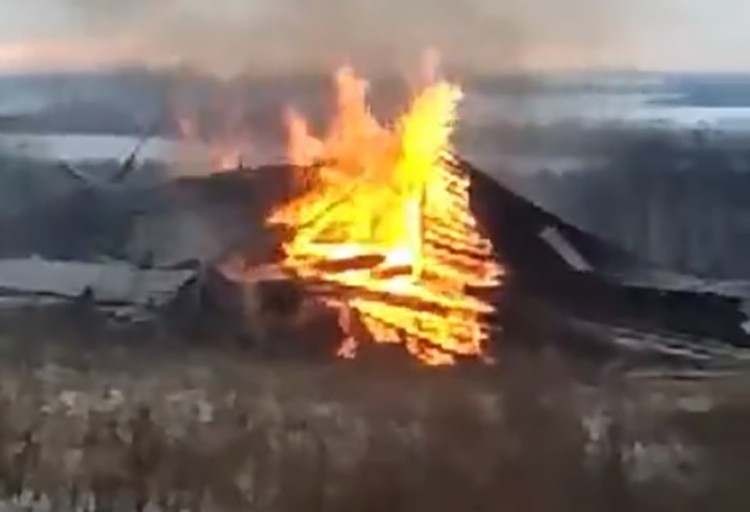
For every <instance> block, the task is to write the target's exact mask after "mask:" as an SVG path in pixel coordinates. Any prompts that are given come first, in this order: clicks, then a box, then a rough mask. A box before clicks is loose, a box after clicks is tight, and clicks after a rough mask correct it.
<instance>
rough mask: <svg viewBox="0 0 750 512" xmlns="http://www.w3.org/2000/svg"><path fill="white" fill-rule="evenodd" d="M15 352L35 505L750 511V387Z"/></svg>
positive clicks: (529, 366) (537, 364)
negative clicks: (749, 479)
mask: <svg viewBox="0 0 750 512" xmlns="http://www.w3.org/2000/svg"><path fill="white" fill-rule="evenodd" d="M136 344H137V343H136ZM2 347H3V348H4V349H5V354H4V357H3V362H2V363H1V366H2V367H1V368H0V372H1V373H0V375H2V386H1V388H0V397H1V399H0V456H1V457H0V483H1V484H2V487H0V490H3V491H4V492H5V495H6V498H5V499H6V503H9V504H10V503H12V504H15V505H18V506H22V507H25V508H29V509H34V510H49V508H50V507H52V509H54V510H70V509H73V508H76V509H79V510H83V509H90V510H98V511H103V512H106V511H110V510H133V509H142V508H144V507H145V508H150V509H151V510H163V509H169V510H174V511H178V510H180V511H181V510H222V511H223V510H264V511H266V510H267V511H313V512H318V511H320V512H323V511H338V510H341V511H344V510H346V511H351V510H357V511H368V510H372V511H385V510H388V511H398V510H403V511H421V510H424V511H428V510H429V511H431V512H438V511H443V510H445V511H449V510H450V511H456V510H461V511H469V510H470V511H484V510H486V511H494V510H508V511H516V510H517V511H524V512H527V511H540V512H541V511H577V512H580V511H588V510H591V511H603V510H607V511H659V512H664V511H670V510H674V511H678V510H679V511H692V510H696V511H698V510H721V511H733V510H736V511H746V510H749V509H750V490H749V489H748V487H747V482H748V480H747V475H748V474H750V472H749V471H750V432H748V425H750V376H746V375H738V374H732V375H723V376H720V375H715V376H710V377H709V376H701V377H698V376H694V377H691V378H676V377H672V378H670V377H667V376H664V375H660V376H658V377H653V376H647V375H644V374H640V375H635V374H632V373H630V374H624V373H621V372H618V371H617V370H616V369H614V367H613V368H612V369H604V370H603V371H602V372H601V373H600V374H599V375H588V376H586V377H585V378H584V377H582V376H580V375H576V374H574V373H573V372H572V371H571V370H570V369H569V366H568V365H567V364H566V363H565V362H564V361H563V360H562V359H561V358H560V357H558V356H556V355H555V354H553V353H547V354H541V355H535V356H530V355H521V354H517V355H514V354H507V355H506V357H505V358H504V359H503V360H502V361H501V362H499V364H498V365H497V366H496V367H491V368H486V367H485V368H460V369H455V368H453V369H439V370H432V369H427V368H420V367H417V366H413V365H409V364H405V363H404V362H403V361H400V360H399V361H398V362H397V361H386V360H378V361H374V360H368V361H354V362H351V363H345V362H331V363H328V364H324V363H310V362H302V361H298V362H294V361H265V362H263V361H258V360H253V359H251V358H250V357H249V356H248V355H246V354H241V353H236V352H233V351H230V350H224V349H222V350H220V351H219V350H210V349H199V348H190V349H186V348H180V347H172V348H156V347H155V346H152V345H151V346H150V345H148V344H146V343H143V344H141V346H137V347H136V346H132V345H131V346H124V345H119V344H118V345H112V346H108V347H99V348H96V347H94V348H91V347H90V346H89V348H88V349H86V350H83V348H82V346H81V345H80V344H75V343H73V344H71V343H69V342H66V343H63V344H60V343H40V342H38V341H30V340H27V342H26V343H25V344H21V343H19V342H17V341H14V342H12V343H11V342H9V341H8V340H7V339H6V340H5V342H4V343H2Z"/></svg>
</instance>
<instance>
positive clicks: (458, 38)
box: [65, 0, 627, 74]
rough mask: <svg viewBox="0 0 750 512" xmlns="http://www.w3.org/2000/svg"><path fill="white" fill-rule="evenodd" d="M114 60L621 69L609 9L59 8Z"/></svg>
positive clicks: (249, 1) (349, 1) (615, 5)
mask: <svg viewBox="0 0 750 512" xmlns="http://www.w3.org/2000/svg"><path fill="white" fill-rule="evenodd" d="M65 1H66V2H67V3H68V8H67V12H68V15H69V16H70V18H71V21H72V22H73V23H74V24H75V25H76V34H77V35H78V37H79V38H82V39H83V40H84V41H86V43H87V44H88V43H92V44H93V43H94V42H95V43H96V44H97V45H99V48H107V47H111V48H113V49H116V52H113V53H114V58H116V59H120V60H131V61H133V62H134V63H142V64H150V65H175V64H184V65H189V66H193V67H197V68H200V69H202V70H205V71H211V72H215V73H220V74H232V73H238V72H243V73H251V74H253V73H254V74H267V73H271V74H273V73H288V72H295V71H309V70H313V71H319V70H321V69H329V68H330V67H331V66H334V65H336V64H339V63H341V62H342V61H349V62H353V63H354V64H356V65H357V66H358V67H361V68H364V69H367V70H369V69H373V68H374V69H396V70H403V69H405V68H409V67H413V64H414V61H415V57H416V56H418V55H419V54H420V53H421V52H422V51H423V50H424V49H425V48H428V47H430V48H436V49H438V50H439V51H440V53H441V54H442V56H443V60H444V62H446V63H447V64H448V65H450V66H456V67H461V68H465V69H470V70H473V71H477V72H484V71H490V72H492V71H499V70H508V69H511V70H513V69H518V68H521V69H524V68H529V67H533V68H550V67H552V68H558V67H559V68H580V67H601V66H609V67H617V66H622V65H623V64H625V65H627V57H625V58H624V57H623V56H624V55H626V54H627V48H626V45H625V44H624V41H626V40H627V38H626V37H624V34H625V32H626V31H625V28H626V27H625V26H624V25H625V23H624V20H625V18H626V17H625V16H624V14H625V13H623V12H621V11H622V9H623V7H621V6H620V5H621V4H624V3H623V2H616V1H615V0H504V1H502V2H497V1H493V0H462V1H456V0H408V1H404V0H364V1H355V0H272V1H271V0H212V1H208V0H203V1H201V0H160V1H159V2H154V1H153V0H130V1H127V0H126V1H122V2H102V1H101V0H65Z"/></svg>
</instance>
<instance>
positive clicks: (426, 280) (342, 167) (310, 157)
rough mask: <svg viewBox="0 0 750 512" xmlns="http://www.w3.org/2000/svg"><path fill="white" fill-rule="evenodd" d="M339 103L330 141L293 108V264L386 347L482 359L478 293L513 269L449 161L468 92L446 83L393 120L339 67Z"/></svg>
mask: <svg viewBox="0 0 750 512" xmlns="http://www.w3.org/2000/svg"><path fill="white" fill-rule="evenodd" d="M336 92H337V110H336V113H335V116H334V118H333V120H332V122H331V124H330V126H329V129H328V131H327V133H326V134H325V136H324V137H322V138H316V137H314V136H313V135H312V134H311V133H310V130H309V126H308V123H307V122H306V120H305V119H304V118H303V117H302V116H300V115H299V114H297V113H296V112H294V111H291V110H290V111H289V112H288V115H287V127H288V134H289V146H288V157H289V160H290V161H291V163H292V164H294V165H295V166H296V168H297V176H296V182H297V185H298V194H297V195H296V197H295V198H294V199H293V200H291V201H289V202H288V203H287V204H283V205H281V206H280V207H278V208H277V209H275V211H273V212H272V214H271V215H270V217H269V219H268V222H269V223H270V224H281V225H284V226H285V227H286V228H287V232H288V233H290V236H289V238H288V240H286V241H285V242H284V244H283V249H284V255H285V256H284V259H283V261H282V264H283V266H284V267H285V268H287V269H288V270H290V271H292V272H293V273H294V274H295V275H296V276H297V277H298V278H300V279H302V280H304V281H306V282H308V283H310V284H314V285H316V286H317V288H318V289H319V290H321V291H322V293H323V297H324V300H326V301H327V302H328V303H329V304H331V305H332V306H334V307H337V308H339V309H340V311H341V319H342V324H343V327H344V328H345V329H346V330H347V332H348V333H349V337H348V338H347V339H346V340H345V341H344V343H343V344H342V346H341V349H340V354H341V355H343V356H346V357H353V356H354V355H355V354H356V351H357V348H358V346H359V343H360V342H361V341H362V340H361V338H362V337H361V336H358V335H357V333H356V329H355V328H354V324H355V322H354V318H355V317H356V318H357V319H358V322H356V323H359V324H360V325H361V326H364V328H365V329H366V331H367V332H368V333H369V337H370V338H372V339H373V340H375V341H376V342H379V343H402V344H403V345H404V346H405V347H406V349H407V350H408V351H409V352H410V353H411V354H413V355H414V356H416V357H417V358H419V359H420V360H421V361H423V362H425V363H427V364H450V363H453V362H454V361H455V358H456V356H469V357H471V356H475V357H481V356H482V354H483V346H484V343H485V341H486V339H487V327H486V323H485V321H484V320H483V318H484V317H485V316H486V315H487V314H489V313H491V312H492V307H491V306H490V305H489V304H487V303H485V302H483V301H482V300H480V299H478V298H477V297H475V296H473V295H471V294H470V293H469V291H468V290H469V289H470V288H481V287H493V286H497V285H498V284H499V278H500V276H501V275H502V269H501V267H500V266H499V265H498V264H497V263H496V262H495V259H494V258H493V251H492V246H491V244H490V242H489V241H488V240H487V239H486V238H484V237H483V236H482V234H481V233H480V232H479V230H478V229H477V224H476V221H475V219H474V217H473V216H472V214H471V211H470V209H469V197H468V187H469V178H468V176H466V175H464V174H463V173H461V172H460V171H459V170H458V169H457V168H456V167H455V166H452V165H450V164H449V163H446V160H445V159H446V158H447V157H448V155H449V154H450V149H451V147H450V136H451V133H452V130H453V126H454V123H455V121H456V108H457V105H458V102H459V101H460V98H461V90H460V89H459V88H458V87H457V86H456V85H454V84H451V83H449V82H446V81H435V82H432V83H431V84H429V85H427V86H425V87H424V88H423V89H422V90H420V91H418V93H417V94H415V96H414V97H413V100H412V102H411V104H410V105H409V107H408V108H407V109H406V111H405V112H404V113H403V114H402V115H401V116H400V117H399V118H398V119H397V120H396V121H395V123H393V125H391V126H386V125H383V124H381V123H380V122H378V120H376V119H375V117H374V116H373V115H372V113H371V111H370V109H369V107H368V105H367V102H366V92H367V84H366V82H364V81H363V80H361V79H360V78H358V77H357V76H356V75H355V74H354V72H353V71H352V70H351V69H350V68H343V69H341V70H339V71H338V72H337V74H336Z"/></svg>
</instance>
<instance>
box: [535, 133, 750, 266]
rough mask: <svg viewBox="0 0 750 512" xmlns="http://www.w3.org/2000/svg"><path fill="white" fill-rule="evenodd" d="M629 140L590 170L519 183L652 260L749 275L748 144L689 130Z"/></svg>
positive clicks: (568, 215)
mask: <svg viewBox="0 0 750 512" xmlns="http://www.w3.org/2000/svg"><path fill="white" fill-rule="evenodd" d="M685 141H686V139H685V138H684V137H683V138H681V139H677V138H675V137H673V136H666V135H663V136H656V135H653V136H650V137H648V138H645V137H644V138H640V139H631V140H628V141H627V143H624V144H622V145H621V146H620V147H616V148H613V149H612V150H611V151H610V158H609V159H608V160H607V161H605V162H604V163H601V164H598V167H596V168H594V167H590V168H588V169H586V170H583V171H581V172H575V173H563V174H559V173H552V172H542V173H539V174H537V175H534V176H531V177H525V178H523V183H522V184H523V185H524V186H525V187H528V189H527V190H529V191H533V194H534V195H535V196H536V198H537V199H539V200H540V201H541V202H543V203H544V204H545V205H547V206H548V207H550V208H552V209H553V210H555V211H557V212H558V213H560V214H562V215H563V216H565V217H566V218H567V219H569V220H571V221H573V222H575V223H576V224H578V225H580V226H581V227H583V228H585V229H589V230H591V231H594V232H596V233H598V234H600V235H602V236H604V237H606V238H608V239H609V240H612V241H614V242H617V243H619V244H621V245H623V246H624V247H625V248H627V249H630V250H631V251H633V252H635V253H638V254H640V255H641V256H643V257H645V258H648V259H650V260H652V261H654V262H657V263H661V264H664V265H668V266H670V267H674V268H676V269H681V270H685V271H692V272H695V273H698V274H701V275H706V276H713V277H724V278H740V277H742V278H750V145H748V146H747V147H746V148H745V147H743V145H742V144H734V145H731V146H730V145H727V144H725V143H721V144H719V143H714V142H712V141H711V140H710V139H709V138H704V137H702V136H701V134H700V133H696V134H695V137H693V138H692V139H691V140H690V142H689V143H686V142H685Z"/></svg>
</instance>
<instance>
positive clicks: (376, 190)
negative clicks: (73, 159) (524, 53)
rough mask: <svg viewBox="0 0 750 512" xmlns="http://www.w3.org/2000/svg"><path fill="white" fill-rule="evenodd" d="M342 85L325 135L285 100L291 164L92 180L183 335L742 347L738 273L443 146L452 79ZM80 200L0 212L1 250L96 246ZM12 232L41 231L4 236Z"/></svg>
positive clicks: (358, 348)
mask: <svg viewBox="0 0 750 512" xmlns="http://www.w3.org/2000/svg"><path fill="white" fill-rule="evenodd" d="M336 85H337V98H336V99H337V110H336V115H335V116H334V118H333V120H332V123H331V124H330V126H329V127H328V131H327V132H326V133H325V135H324V136H322V137H315V136H313V135H312V134H311V130H310V128H309V126H308V124H307V122H306V121H305V120H304V118H302V117H301V116H300V115H299V114H297V113H294V112H292V111H290V112H289V114H288V117H287V121H288V123H287V124H288V128H289V141H290V143H289V155H288V156H289V160H290V162H291V163H290V164H289V165H280V166H273V167H266V168H258V169H237V170H234V171H227V170H225V171H224V172H222V173H219V174H214V175H207V176H202V177H194V178H188V179H179V180H176V181H173V182H168V183H165V184H161V185H159V186H156V187H154V188H150V189H138V190H128V191H127V193H123V192H122V191H119V192H118V191H115V190H109V189H107V190H99V189H96V190H95V189H92V190H89V191H88V192H87V193H89V194H91V195H92V197H93V196H95V197H96V198H97V201H94V202H92V203H90V204H93V205H99V206H102V207H104V206H107V207H110V208H112V207H113V206H117V208H116V211H115V212H114V213H113V214H112V215H111V217H113V218H114V217H116V218H117V219H119V220H121V221H122V222H118V226H120V225H127V227H128V229H127V230H123V233H122V236H121V237H117V238H118V239H119V238H127V239H128V242H127V244H126V246H124V247H118V248H117V251H116V253H117V254H118V255H119V257H120V258H121V259H122V260H129V263H130V264H131V265H133V270H132V273H133V275H134V276H137V277H139V278H140V277H143V276H147V275H149V274H148V271H150V270H160V269H161V270H168V271H169V272H170V273H169V275H170V276H172V275H175V276H178V277H179V280H178V281H175V286H174V287H173V288H174V289H173V290H166V291H162V290H159V297H160V300H161V298H163V297H165V296H169V295H170V293H172V296H173V297H174V300H173V301H172V302H173V306H174V307H172V308H167V309H169V310H170V312H171V313H174V314H175V315H176V316H178V317H180V316H181V317H183V318H186V319H188V320H189V321H188V322H186V323H187V324H188V325H189V327H188V330H189V331H191V332H192V333H193V334H194V335H195V334H196V333H198V334H199V335H200V337H202V338H204V339H206V340H212V339H214V338H215V337H216V333H217V332H218V331H224V332H227V333H229V335H230V336H231V337H234V338H238V339H239V338H241V339H248V340H251V343H252V344H253V345H254V346H256V347H259V348H260V350H261V351H262V352H264V353H269V352H270V353H273V352H276V353H279V352H282V353H283V352H298V353H319V354H325V356H326V357H329V356H332V355H333V354H335V353H338V354H339V355H341V356H346V357H353V356H354V355H355V354H356V353H358V352H362V351H363V350H366V349H367V348H368V347H371V346H381V345H384V346H390V347H398V348H399V349H400V348H403V349H404V352H405V353H407V354H409V355H411V356H413V357H414V358H415V359H417V360H418V361H420V362H423V363H427V364H436V365H437V364H450V363H454V362H456V361H458V360H463V359H466V358H470V359H475V360H491V359H493V358H494V357H495V356H497V355H498V354H499V353H500V352H501V349H500V347H504V346H511V345H516V346H518V345H520V346H537V345H542V344H553V345H555V346H557V347H559V348H560V349H562V350H563V351H565V352H576V353H579V354H583V355H584V356H586V357H589V356H591V355H599V354H607V355H612V354H622V353H628V354H632V355H636V356H641V355H643V356H646V357H648V358H652V357H654V356H656V357H658V358H661V357H666V358H678V359H683V360H684V359H687V360H692V361H709V360H711V361H713V360H717V359H722V360H724V359H736V358H737V356H738V354H740V352H741V349H745V348H749V347H750V337H749V336H748V334H747V332H746V331H745V326H746V321H747V316H746V313H747V311H746V303H747V302H748V300H749V299H750V285H746V284H742V283H715V282H705V281H701V280H697V279H693V278H689V277H686V276H680V275H675V274H673V273H669V272H665V271H664V270H663V269H659V268H656V267H654V266H653V265H649V264H647V263H644V262H642V261H640V260H639V259H638V258H636V257H634V256H632V255H630V254H628V253H626V252H625V251H623V250H620V249H619V248H617V247H614V246H613V245H612V244H610V243H608V242H606V241H604V240H601V239H599V238H596V237H594V236H591V235H589V234H587V233H585V232H583V231H581V230H579V229H577V228H576V227H575V226H572V225H570V224H568V223H566V222H564V221H563V220H562V219H560V218H558V217H556V216H555V215H553V214H551V213H549V212H547V211H545V210H543V209H542V208H539V207H538V206H536V205H534V204H532V203H531V202H529V201H528V200H526V199H525V198H523V197H521V196H519V195H517V194H515V193H513V192H512V191H511V190H510V189H509V188H507V187H505V186H503V185H502V184H500V183H499V182H498V181H496V180H495V179H493V178H491V177H490V176H489V175H488V174H486V173H484V172H482V171H480V170H478V169H476V168H474V167H473V166H472V165H471V164H469V163H468V162H466V161H464V160H462V159H460V158H458V157H456V156H455V155H454V153H453V150H452V148H451V145H450V135H451V130H452V127H453V124H454V122H455V120H456V105H457V103H458V101H459V99H460V97H461V91H460V89H459V88H458V87H457V86H456V85H455V84H452V83H450V82H447V81H443V80H434V79H433V80H429V81H427V82H426V83H425V84H424V85H423V87H421V88H420V89H418V90H417V91H416V92H415V94H414V96H413V98H412V101H411V103H410V104H409V106H408V108H406V109H405V110H404V112H403V114H402V115H401V116H400V117H398V118H397V119H396V120H395V121H393V122H392V123H390V124H384V123H381V122H380V121H378V120H376V119H375V117H374V116H373V115H372V114H371V112H370V110H369V108H368V106H367V102H366V88H367V86H366V83H365V82H363V81H362V80H361V79H359V78H358V77H357V76H356V75H355V74H354V73H353V72H352V71H351V70H350V69H343V70H341V71H340V72H339V73H338V74H337V78H336ZM113 197H116V198H119V199H121V200H118V201H113V200H112V198H113ZM125 199H127V200H125ZM68 203H70V204H68ZM86 204H89V203H86ZM80 205H81V201H80V200H78V196H77V195H73V196H72V197H71V198H69V200H67V201H66V200H59V201H57V202H56V203H55V209H54V211H55V212H56V214H55V215H52V216H42V217H41V219H49V221H50V222H51V225H52V227H51V228H50V229H39V224H40V216H39V215H35V216H33V218H32V220H31V221H30V224H31V225H33V226H32V227H34V229H27V227H29V226H27V225H26V224H24V222H23V219H20V220H19V219H14V222H13V226H12V229H10V228H8V229H6V228H7V226H5V225H3V224H2V223H0V240H4V241H5V242H7V244H5V243H4V245H5V246H6V247H4V249H6V250H8V251H9V252H10V253H11V254H13V255H14V256H15V255H19V257H20V255H21V254H22V253H23V254H34V253H37V252H41V253H42V254H43V253H44V250H46V249H47V248H48V247H49V246H50V244H52V245H54V243H52V242H51V241H50V237H48V236H47V234H48V232H49V231H54V232H57V233H58V234H59V233H64V232H66V231H68V229H69V228H70V229H72V230H77V231H76V233H77V235H78V236H77V237H76V245H75V248H76V249H79V248H81V251H82V252H83V253H84V254H86V255H87V256H90V254H98V251H99V250H98V249H97V247H99V245H100V244H101V240H100V238H101V236H100V235H101V230H100V229H96V230H93V229H92V230H81V229H79V227H80V226H78V222H77V219H79V218H80V217H81V207H80ZM97 207H98V206H97ZM68 210H70V211H71V212H73V213H74V214H72V215H68V214H67V213H66V212H68ZM89 213H90V216H92V217H94V218H100V216H97V212H89ZM115 214H116V215H115ZM86 216H87V217H88V215H86ZM67 224H70V226H68V225H67ZM19 231H28V232H29V233H32V234H36V233H38V236H29V237H23V238H21V239H20V240H21V247H19V248H17V249H16V250H10V249H11V248H9V244H11V243H12V242H13V241H14V240H17V239H18V237H16V236H15V235H14V234H15V233H17V232H19ZM40 240H41V242H39V241H40ZM52 240H53V241H54V239H52ZM40 244H41V245H40ZM97 244H99V245H97ZM39 248H42V249H43V250H39ZM52 252H53V256H56V257H60V256H59V255H55V253H56V252H57V251H56V248H55V247H53V251H52ZM101 256H110V255H109V254H105V255H101ZM134 279H135V278H134ZM186 283H190V285H189V286H187V285H186ZM178 285H179V286H178ZM14 287H15V288H23V287H24V286H23V283H22V284H21V285H18V284H15V285H14ZM2 288H3V287H2V285H1V284H0V289H2ZM37 288H39V287H38V286H37ZM37 288H35V290H34V294H40V293H41V294H43V293H44V291H45V289H44V288H45V287H44V285H42V286H41V288H42V289H41V290H39V289H37ZM50 288H54V284H53V283H50ZM16 291H17V290H10V293H15V292H16ZM95 298H96V297H95ZM163 310H164V308H159V310H158V311H155V313H161V312H162V311H163ZM206 316H210V317H213V320H212V321H209V322H206V323H204V324H203V325H204V327H205V326H207V328H206V329H203V330H198V329H196V328H195V324H194V322H192V321H193V320H195V319H200V318H202V317H206Z"/></svg>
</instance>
